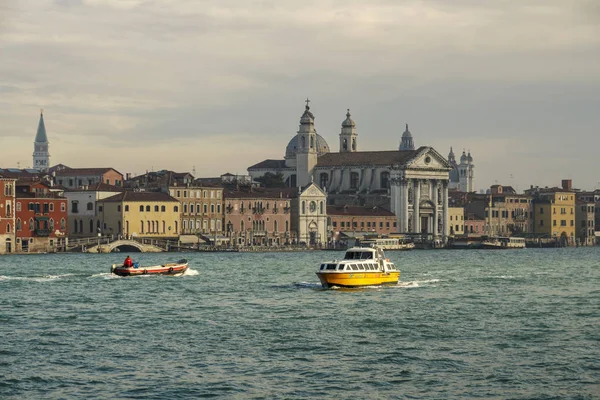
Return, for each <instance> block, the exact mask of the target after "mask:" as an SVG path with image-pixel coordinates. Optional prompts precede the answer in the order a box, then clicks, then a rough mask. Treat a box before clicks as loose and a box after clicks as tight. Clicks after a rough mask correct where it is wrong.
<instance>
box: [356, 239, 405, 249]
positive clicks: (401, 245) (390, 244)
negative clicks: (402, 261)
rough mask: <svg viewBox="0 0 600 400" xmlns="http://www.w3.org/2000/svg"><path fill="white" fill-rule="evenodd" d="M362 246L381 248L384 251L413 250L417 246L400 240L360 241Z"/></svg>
mask: <svg viewBox="0 0 600 400" xmlns="http://www.w3.org/2000/svg"><path fill="white" fill-rule="evenodd" d="M360 244H361V246H365V247H380V248H382V249H383V250H412V249H414V248H415V244H414V243H413V242H411V241H408V240H405V239H398V238H376V239H367V240H361V241H360Z"/></svg>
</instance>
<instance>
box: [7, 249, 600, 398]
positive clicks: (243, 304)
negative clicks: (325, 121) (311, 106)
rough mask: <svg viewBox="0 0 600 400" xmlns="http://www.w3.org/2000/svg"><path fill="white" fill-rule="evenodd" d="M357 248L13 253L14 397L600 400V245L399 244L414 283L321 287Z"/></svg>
mask: <svg viewBox="0 0 600 400" xmlns="http://www.w3.org/2000/svg"><path fill="white" fill-rule="evenodd" d="M340 256H341V253H333V252H306V253H257V254H235V253H234V254H231V253H206V254H205V253H185V254H184V253H180V254H173V253H171V254H137V258H136V260H139V261H141V262H142V263H143V264H154V263H161V262H165V261H170V260H176V259H178V258H182V257H186V258H188V259H189V260H190V265H191V268H192V270H191V271H188V273H186V275H184V276H181V277H169V276H143V277H132V278H119V277H114V276H111V275H110V274H109V273H108V272H107V271H108V270H109V267H110V264H112V263H117V262H121V261H122V258H124V256H122V255H115V254H110V255H90V254H65V255H27V256H3V257H0V398H2V399H13V398H14V399H17V398H18V399H22V398H31V399H38V398H86V399H89V398H135V399H177V398H203V397H214V398H226V399H272V398H282V399H283V398H285V399H294V398H305V399H308V398H310V399H312V398H330V399H342V398H353V399H383V398H398V399H404V398H407V399H459V398H460V399H462V398H494V399H593V398H600V248H579V249H526V250H523V251H504V252H503V251H488V252H485V251H412V252H408V253H400V252H389V253H388V256H389V257H390V258H391V259H392V260H393V261H395V262H396V265H397V266H398V267H399V268H400V269H401V281H402V282H401V283H400V284H399V285H397V286H393V287H382V288H378V287H374V288H367V289H360V290H356V289H354V290H335V289H332V290H323V289H321V288H320V285H319V284H318V279H317V277H316V275H315V274H314V272H315V270H316V267H317V264H318V263H319V262H320V261H324V260H326V259H331V258H335V257H338V258H339V257H340Z"/></svg>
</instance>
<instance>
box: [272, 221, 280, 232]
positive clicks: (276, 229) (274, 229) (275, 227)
mask: <svg viewBox="0 0 600 400" xmlns="http://www.w3.org/2000/svg"><path fill="white" fill-rule="evenodd" d="M278 230H279V224H278V223H277V220H275V221H273V231H274V232H277V231H278Z"/></svg>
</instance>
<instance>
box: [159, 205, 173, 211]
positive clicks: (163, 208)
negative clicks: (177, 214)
mask: <svg viewBox="0 0 600 400" xmlns="http://www.w3.org/2000/svg"><path fill="white" fill-rule="evenodd" d="M160 211H161V212H165V211H167V208H166V207H165V206H160ZM175 211H177V210H175Z"/></svg>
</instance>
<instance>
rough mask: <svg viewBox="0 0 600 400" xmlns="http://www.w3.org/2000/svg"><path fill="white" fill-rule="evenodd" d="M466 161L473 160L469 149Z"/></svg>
mask: <svg viewBox="0 0 600 400" xmlns="http://www.w3.org/2000/svg"><path fill="white" fill-rule="evenodd" d="M467 161H468V162H469V163H472V162H473V157H471V152H470V151H469V154H468V155H467Z"/></svg>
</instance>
